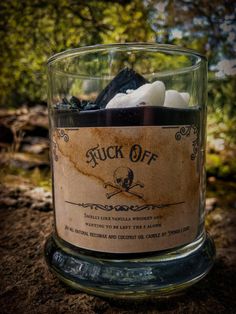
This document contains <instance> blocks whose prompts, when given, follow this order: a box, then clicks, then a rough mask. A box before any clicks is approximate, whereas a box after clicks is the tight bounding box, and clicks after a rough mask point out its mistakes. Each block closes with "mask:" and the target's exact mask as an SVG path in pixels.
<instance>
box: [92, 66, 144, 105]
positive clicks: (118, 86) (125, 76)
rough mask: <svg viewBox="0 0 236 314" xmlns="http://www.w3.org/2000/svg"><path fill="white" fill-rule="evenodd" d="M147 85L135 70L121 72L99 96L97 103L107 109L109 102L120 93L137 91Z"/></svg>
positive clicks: (126, 69)
mask: <svg viewBox="0 0 236 314" xmlns="http://www.w3.org/2000/svg"><path fill="white" fill-rule="evenodd" d="M145 83H147V81H146V79H145V78H144V77H143V76H141V75H140V74H138V73H136V72H135V71H134V70H133V69H129V68H125V69H123V70H121V71H120V72H119V73H118V74H117V75H116V76H115V77H114V79H113V80H112V81H111V82H110V83H109V84H108V85H107V86H106V87H105V88H104V89H103V90H102V91H101V93H100V94H99V95H98V96H97V98H96V100H95V103H96V104H97V105H98V106H99V107H100V108H105V107H106V105H107V104H108V102H109V101H110V100H111V99H112V98H113V97H114V96H115V95H116V94H118V93H125V92H126V91H127V90H128V89H137V88H138V87H140V86H142V85H143V84H145Z"/></svg>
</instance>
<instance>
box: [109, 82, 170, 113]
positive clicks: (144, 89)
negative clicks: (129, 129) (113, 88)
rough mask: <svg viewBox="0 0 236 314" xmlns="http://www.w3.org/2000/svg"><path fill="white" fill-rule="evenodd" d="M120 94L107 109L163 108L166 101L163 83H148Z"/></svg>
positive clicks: (110, 102) (111, 101)
mask: <svg viewBox="0 0 236 314" xmlns="http://www.w3.org/2000/svg"><path fill="white" fill-rule="evenodd" d="M128 92H129V93H128V94H124V93H119V94H117V95H116V96H115V97H114V98H112V99H111V100H110V101H109V103H108V104H107V105H106V108H126V107H138V106H163V104H164V99H165V85H164V83H163V82H161V81H155V82H153V83H147V84H144V85H142V86H141V87H139V88H138V89H136V90H134V91H131V90H129V91H128Z"/></svg>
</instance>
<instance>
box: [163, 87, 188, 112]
mask: <svg viewBox="0 0 236 314" xmlns="http://www.w3.org/2000/svg"><path fill="white" fill-rule="evenodd" d="M189 98H190V95H189V93H179V92H177V91H176V90H167V91H166V94H165V102H164V107H171V108H187V107H188V104H189Z"/></svg>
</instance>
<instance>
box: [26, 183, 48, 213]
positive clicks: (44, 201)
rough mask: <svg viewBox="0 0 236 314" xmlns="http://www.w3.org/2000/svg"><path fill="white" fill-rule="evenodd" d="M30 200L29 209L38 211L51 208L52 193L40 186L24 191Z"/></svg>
mask: <svg viewBox="0 0 236 314" xmlns="http://www.w3.org/2000/svg"><path fill="white" fill-rule="evenodd" d="M24 196H25V197H28V198H29V199H30V200H31V209H34V210H39V211H50V210H52V194H51V193H50V192H47V191H45V190H44V189H43V188H41V187H36V188H34V189H32V190H29V191H26V192H25V193H24Z"/></svg>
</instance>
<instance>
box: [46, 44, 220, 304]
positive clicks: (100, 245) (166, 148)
mask: <svg viewBox="0 0 236 314" xmlns="http://www.w3.org/2000/svg"><path fill="white" fill-rule="evenodd" d="M48 91H49V93H48V95H49V96H48V107H49V119H50V143H51V167H52V173H53V175H52V176H53V180H52V181H53V200H54V216H55V230H54V232H53V233H52V235H51V236H50V238H49V239H48V240H47V242H46V245H45V257H46V261H47V263H48V265H49V267H50V269H51V270H52V271H53V272H54V273H55V274H56V275H57V276H58V277H59V278H60V279H61V280H62V281H64V282H65V283H67V284H68V285H70V286H71V287H73V288H77V289H79V290H82V291H86V292H88V293H92V294H96V295H100V296H108V297H117V298H147V297H162V296H166V295H170V294H173V293H176V292H177V291H179V290H182V289H184V288H186V287H188V286H190V285H192V284H194V283H195V282H197V281H198V280H200V279H201V278H202V277H204V276H205V275H206V274H207V273H208V272H209V270H210V269H211V267H212V265H213V263H214V258H215V248H214V244H213V242H212V240H211V238H210V236H209V235H208V234H207V233H206V231H205V227H204V219H205V216H204V215H205V187H206V182H205V168H204V166H205V137H206V95H207V60H206V58H205V57H204V56H202V55H201V54H199V53H197V52H195V51H192V50H188V49H184V48H180V47H176V46H170V45H158V44H148V43H127V44H112V45H97V46H92V47H84V48H78V49H72V50H68V51H65V52H62V53H59V54H57V55H55V56H53V57H51V58H50V59H49V61H48Z"/></svg>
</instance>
